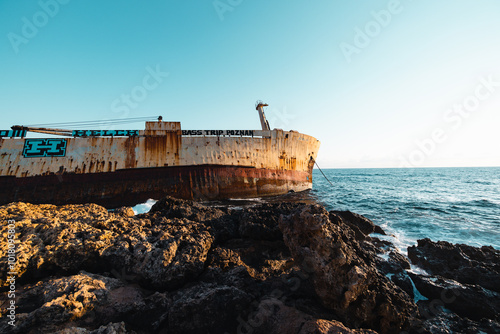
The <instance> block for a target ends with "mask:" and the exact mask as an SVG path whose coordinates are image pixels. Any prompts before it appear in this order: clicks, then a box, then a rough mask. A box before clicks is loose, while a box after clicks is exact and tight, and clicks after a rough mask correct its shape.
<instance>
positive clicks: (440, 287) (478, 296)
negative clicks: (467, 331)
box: [410, 273, 500, 320]
mask: <svg viewBox="0 0 500 334" xmlns="http://www.w3.org/2000/svg"><path fill="white" fill-rule="evenodd" d="M410 276H411V278H412V280H413V282H414V283H415V286H416V288H417V289H418V290H419V291H420V293H421V294H422V295H424V296H425V297H427V298H429V299H430V300H433V301H435V303H436V304H437V305H440V306H444V307H446V308H448V309H450V310H452V311H454V312H455V313H457V314H458V315H460V316H462V317H468V318H470V319H472V320H481V319H483V318H488V319H493V320H495V319H496V320H500V294H499V293H497V292H494V291H491V290H487V289H485V288H483V287H481V286H480V285H470V284H460V283H459V282H457V281H454V280H451V279H447V278H443V277H440V276H438V277H426V276H422V275H417V274H413V273H410Z"/></svg>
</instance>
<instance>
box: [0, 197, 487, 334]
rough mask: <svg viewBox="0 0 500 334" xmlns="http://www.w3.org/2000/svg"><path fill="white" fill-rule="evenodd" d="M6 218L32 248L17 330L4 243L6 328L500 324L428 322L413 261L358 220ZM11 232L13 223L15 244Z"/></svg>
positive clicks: (24, 211) (33, 208)
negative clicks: (10, 310) (415, 290)
mask: <svg viewBox="0 0 500 334" xmlns="http://www.w3.org/2000/svg"><path fill="white" fill-rule="evenodd" d="M0 216H1V217H2V220H3V221H7V220H10V219H13V220H15V221H16V240H17V241H18V242H17V244H16V249H17V253H16V258H17V264H16V271H17V276H16V286H15V288H16V291H15V294H16V295H15V299H14V300H15V302H16V306H17V309H16V326H15V327H12V326H10V325H9V324H8V320H9V318H7V317H6V315H7V309H6V305H8V303H9V301H10V298H9V297H8V290H9V286H8V283H7V282H6V280H7V278H8V274H7V272H8V271H9V266H8V261H7V256H6V254H7V249H8V246H7V245H6V244H7V243H5V242H2V243H0V286H1V290H0V312H1V314H2V317H1V318H0V332H1V333H60V334H66V333H82V334H88V333H92V334H97V333H101V334H104V333H109V334H112V333H117V334H124V333H137V334H142V333H203V334H205V333H285V332H286V333H291V334H293V333H300V334H309V333H311V334H312V333H375V331H378V332H381V333H397V332H399V331H400V330H401V329H408V331H409V332H412V331H413V332H415V333H416V332H417V331H420V330H423V332H426V331H427V332H428V330H429V328H436V326H439V324H440V323H444V322H447V323H448V324H451V325H450V326H449V328H454V329H456V328H461V327H460V326H462V325H463V326H469V327H468V328H479V329H481V330H483V329H484V330H485V332H486V333H488V330H490V329H491V328H495V327H494V326H496V322H495V321H496V320H489V322H488V321H486V320H481V321H475V322H474V321H472V320H467V321H465V320H463V319H462V318H460V317H459V316H458V315H456V314H455V313H450V315H446V316H445V315H443V314H441V313H440V314H437V315H433V316H432V317H423V316H420V318H419V310H418V309H417V307H416V305H415V304H414V303H413V300H412V297H410V292H412V283H411V281H409V276H408V275H407V273H406V270H407V269H408V267H409V263H408V261H407V259H406V258H405V257H404V256H402V255H401V254H400V253H398V252H397V250H396V249H395V248H394V247H393V246H392V245H391V244H390V242H388V241H384V240H380V239H377V238H375V237H373V236H370V233H372V232H377V233H380V234H383V231H380V230H379V228H378V227H377V226H376V225H374V224H373V223H372V222H370V221H369V220H368V219H366V218H365V217H363V216H360V215H356V214H354V213H350V212H330V213H329V212H327V211H326V210H325V209H324V208H322V207H321V206H318V205H306V204H300V203H274V204H263V205H259V206H255V207H249V208H243V209H239V208H236V209H229V208H226V207H219V208H215V207H208V206H204V205H201V204H197V203H193V202H190V201H182V200H177V199H173V198H165V199H162V200H160V201H159V202H158V203H157V204H156V205H155V206H154V207H153V208H152V210H151V212H149V213H147V214H142V215H137V216H133V215H132V214H131V211H130V208H120V209H119V210H115V211H113V212H109V211H107V210H106V209H104V208H103V207H100V206H97V205H94V204H85V205H66V206H59V207H57V206H53V205H31V204H27V203H11V204H9V205H5V206H2V207H0ZM7 233H8V231H7V226H6V225H2V227H1V230H0V236H1V238H3V240H6V238H7ZM495 261H496V260H495V259H493V260H492V263H493V264H494V263H495ZM393 282H395V283H396V284H397V285H398V286H401V287H402V288H403V289H400V288H398V286H397V285H396V284H394V283H393ZM405 291H406V292H405ZM471 291H472V290H471ZM492 303H493V301H492ZM419 307H420V314H421V313H422V312H426V310H427V309H426V308H425V305H424V304H421V303H419ZM488 307H489V306H488ZM428 308H430V309H432V305H431V306H429V307H428ZM457 313H459V311H458V310H457ZM453 326H454V327H453ZM471 326H472V327H471ZM473 326H476V327H473Z"/></svg>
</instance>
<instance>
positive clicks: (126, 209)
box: [113, 206, 135, 217]
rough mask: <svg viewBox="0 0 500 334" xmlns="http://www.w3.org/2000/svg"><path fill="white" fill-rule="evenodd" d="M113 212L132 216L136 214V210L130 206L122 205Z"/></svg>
mask: <svg viewBox="0 0 500 334" xmlns="http://www.w3.org/2000/svg"><path fill="white" fill-rule="evenodd" d="M113 213H114V214H116V215H120V216H123V217H132V216H134V215H135V213H134V210H133V209H132V208H131V207H129V206H122V207H121V208H117V209H114V210H113Z"/></svg>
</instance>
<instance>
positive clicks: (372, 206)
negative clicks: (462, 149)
mask: <svg viewBox="0 0 500 334" xmlns="http://www.w3.org/2000/svg"><path fill="white" fill-rule="evenodd" d="M323 172H324V173H325V175H326V177H327V178H328V179H329V180H330V181H331V182H332V183H333V186H332V185H331V184H330V183H329V182H328V181H327V180H326V179H325V178H324V177H323V175H322V174H321V173H320V171H319V170H314V172H313V190H312V191H311V194H310V195H311V196H314V197H315V198H316V199H317V201H318V202H319V203H321V204H323V205H324V206H325V207H326V208H327V209H328V210H350V211H353V212H356V213H359V214H362V215H364V216H366V217H367V218H369V219H371V220H372V221H373V222H374V223H376V224H378V225H380V226H381V227H382V228H383V229H384V230H385V231H386V232H387V233H389V234H392V235H394V237H395V240H394V242H395V244H396V245H398V247H399V248H400V250H401V251H402V252H404V253H406V247H408V246H410V245H414V244H416V241H417V240H418V239H422V238H430V239H431V240H433V241H438V240H443V241H449V242H452V243H464V244H468V245H471V246H476V247H481V246H485V245H488V246H489V245H491V246H493V247H494V248H496V249H500V168H497V167H494V168H415V169H406V168H401V169H327V170H323Z"/></svg>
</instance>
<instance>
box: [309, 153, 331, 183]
mask: <svg viewBox="0 0 500 334" xmlns="http://www.w3.org/2000/svg"><path fill="white" fill-rule="evenodd" d="M313 160H314V163H315V164H316V167H318V169H319V171H320V172H321V174H323V177H324V178H325V180H327V181H328V182H329V183H330V184H331V185H332V187H334V188H335V186H334V185H333V183H332V182H331V181H330V180H328V178H327V177H326V175H325V173H323V171H322V170H321V168H320V167H319V165H318V163H317V162H316V159H314V158H313Z"/></svg>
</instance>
